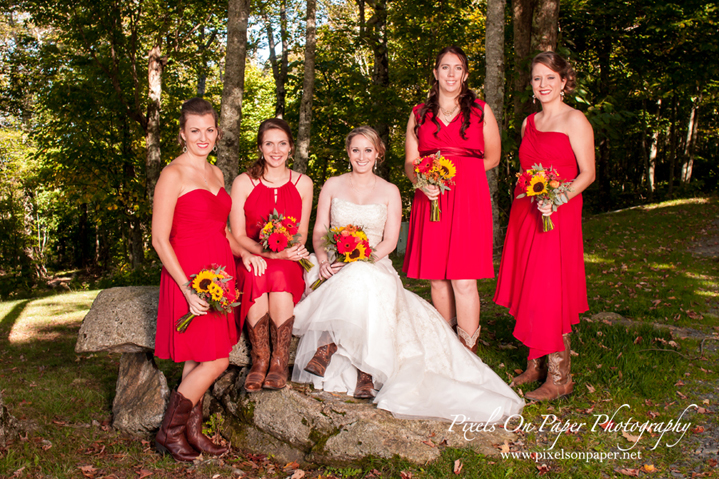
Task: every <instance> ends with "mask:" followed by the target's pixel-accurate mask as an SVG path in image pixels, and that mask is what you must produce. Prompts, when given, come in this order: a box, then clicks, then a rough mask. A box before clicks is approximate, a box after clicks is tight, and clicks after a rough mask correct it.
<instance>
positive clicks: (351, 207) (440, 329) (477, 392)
mask: <svg viewBox="0 0 719 479" xmlns="http://www.w3.org/2000/svg"><path fill="white" fill-rule="evenodd" d="M330 218H331V225H332V226H345V225H347V224H353V225H357V226H361V227H362V228H363V229H364V231H365V233H367V236H368V239H369V242H370V245H371V246H372V247H374V246H376V245H377V244H378V243H379V242H380V241H381V240H382V234H383V232H384V226H385V221H386V220H387V207H386V206H385V205H383V204H368V205H356V204H354V203H350V202H348V201H344V200H340V199H338V198H334V199H333V201H332V204H331V209H330ZM312 262H313V263H314V264H315V265H318V264H319V262H318V261H317V260H316V258H313V259H312ZM318 270H319V268H318V267H314V268H313V269H312V270H311V271H310V272H309V273H307V274H306V277H305V281H306V284H307V285H310V284H312V283H313V282H314V281H315V280H316V279H317V278H318V275H319V271H318ZM306 292H307V296H306V297H305V298H304V299H303V300H302V301H300V303H299V304H297V306H295V323H294V330H293V333H294V334H295V335H296V336H301V337H302V338H301V340H300V342H299V345H298V347H297V355H296V358H295V366H294V369H293V373H292V380H293V381H295V382H301V383H313V384H314V387H315V388H318V389H324V390H326V391H332V392H346V393H347V394H350V395H352V394H353V393H354V389H355V385H356V382H357V369H360V370H361V371H364V372H366V373H368V374H371V375H372V379H373V381H374V386H375V389H377V390H379V392H378V393H377V395H376V397H375V398H374V402H375V403H376V404H377V407H379V408H381V409H386V410H388V411H391V412H392V414H394V415H395V416H396V417H401V418H424V419H444V420H449V421H452V420H454V419H455V418H456V417H458V416H459V417H460V418H461V417H464V418H466V421H467V422H470V421H471V422H488V421H489V422H493V423H496V422H500V421H503V420H504V419H505V418H506V417H508V416H511V415H513V414H519V413H521V411H522V408H523V406H524V401H523V400H522V399H521V398H520V397H519V396H517V395H516V394H515V393H514V391H513V390H512V389H511V388H510V387H509V386H508V385H507V384H506V383H505V382H504V381H502V379H501V378H500V377H499V376H497V375H496V374H495V373H494V371H492V370H491V369H490V368H489V367H488V366H487V365H486V364H484V363H483V362H482V361H481V360H480V359H479V357H477V356H476V355H475V354H472V352H471V351H469V350H468V349H466V348H465V347H464V346H462V344H461V343H460V342H459V339H457V336H456V334H455V333H454V332H453V331H452V329H451V328H450V327H449V325H448V324H447V322H446V321H445V320H444V319H443V318H442V316H441V315H440V314H439V312H437V310H436V309H434V307H432V305H430V304H429V303H428V302H426V301H425V300H423V299H422V298H420V297H419V296H417V295H416V294H414V293H412V292H410V291H407V290H405V289H404V287H403V285H402V281H401V280H400V278H399V275H398V274H397V272H396V271H395V269H394V268H393V267H392V262H391V261H390V260H389V258H387V257H385V258H382V259H381V260H380V261H377V262H376V263H367V262H359V261H358V262H356V263H350V264H348V265H346V266H345V267H344V268H342V270H341V271H340V272H339V273H337V274H335V275H334V276H332V277H331V278H330V279H328V280H327V281H326V282H325V283H324V284H323V285H322V286H320V287H319V288H317V290H316V291H311V290H310V289H309V287H308V288H307V291H306ZM331 342H334V343H335V344H337V347H338V350H337V352H336V353H335V354H334V356H332V360H331V362H330V364H329V366H328V367H327V371H326V372H325V376H324V377H323V378H321V377H318V376H315V375H313V374H310V373H308V372H306V371H305V370H304V367H305V366H306V365H307V363H308V362H309V361H310V359H312V357H313V356H314V354H315V351H316V350H317V348H318V347H320V346H324V345H325V344H328V343H331Z"/></svg>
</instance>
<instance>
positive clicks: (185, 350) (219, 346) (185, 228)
mask: <svg viewBox="0 0 719 479" xmlns="http://www.w3.org/2000/svg"><path fill="white" fill-rule="evenodd" d="M231 207H232V199H231V198H230V195H228V194H227V192H226V191H225V189H224V188H220V191H218V192H217V195H213V194H212V193H211V192H209V191H207V190H204V189H197V190H192V191H190V192H189V193H186V194H184V195H182V196H180V197H179V198H178V199H177V204H176V205H175V214H174V216H173V218H172V230H171V231H170V244H171V245H172V248H173V249H174V250H175V256H177V260H178V261H179V262H180V266H182V270H183V271H184V272H185V274H186V275H187V277H188V279H189V277H190V275H191V274H197V273H199V272H200V270H201V269H203V268H205V267H207V266H210V265H211V264H212V263H217V264H218V265H221V266H225V271H227V272H228V273H229V274H230V275H231V276H232V277H233V278H234V277H235V258H234V256H232V250H230V243H229V242H228V241H227V237H226V236H225V226H226V225H227V216H228V215H229V214H230V209H231ZM232 284H233V285H234V280H233V281H232ZM188 309H189V308H188V306H187V300H185V297H184V296H183V294H182V292H181V291H180V287H179V286H178V285H177V283H176V282H175V280H174V279H172V276H170V274H169V273H168V272H167V270H166V269H165V268H162V275H161V278H160V304H159V307H158V309H157V334H156V335H155V355H156V356H157V357H159V358H162V359H172V360H173V361H175V362H178V363H179V362H183V361H197V362H205V361H213V360H215V359H218V358H226V357H228V356H229V354H230V351H231V350H232V347H233V346H234V345H235V344H236V343H237V338H238V334H237V326H235V318H234V315H232V314H221V313H217V312H214V311H211V312H209V313H207V314H206V315H202V316H197V317H196V318H194V319H193V320H192V322H191V323H190V326H189V327H188V328H187V330H186V331H185V332H184V333H178V332H177V331H176V330H175V321H177V320H178V319H179V318H180V317H181V316H183V315H185V314H187V312H188Z"/></svg>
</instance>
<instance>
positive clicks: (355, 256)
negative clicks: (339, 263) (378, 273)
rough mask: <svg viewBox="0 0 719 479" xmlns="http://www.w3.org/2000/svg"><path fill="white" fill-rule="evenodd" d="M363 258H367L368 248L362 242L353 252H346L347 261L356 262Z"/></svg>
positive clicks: (345, 260)
mask: <svg viewBox="0 0 719 479" xmlns="http://www.w3.org/2000/svg"><path fill="white" fill-rule="evenodd" d="M362 259H367V250H366V249H365V247H364V245H363V244H362V243H360V244H358V245H357V247H356V248H355V249H354V251H352V252H351V253H345V259H344V262H345V263H354V262H355V261H359V260H362Z"/></svg>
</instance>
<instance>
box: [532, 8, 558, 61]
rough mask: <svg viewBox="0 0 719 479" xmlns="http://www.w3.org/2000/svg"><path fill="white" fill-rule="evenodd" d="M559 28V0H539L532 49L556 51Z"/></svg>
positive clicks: (535, 14) (535, 15)
mask: <svg viewBox="0 0 719 479" xmlns="http://www.w3.org/2000/svg"><path fill="white" fill-rule="evenodd" d="M558 30H559V0H538V4H537V6H536V8H535V13H534V32H533V34H532V50H540V51H543V52H546V51H555V50H556V49H557V32H558Z"/></svg>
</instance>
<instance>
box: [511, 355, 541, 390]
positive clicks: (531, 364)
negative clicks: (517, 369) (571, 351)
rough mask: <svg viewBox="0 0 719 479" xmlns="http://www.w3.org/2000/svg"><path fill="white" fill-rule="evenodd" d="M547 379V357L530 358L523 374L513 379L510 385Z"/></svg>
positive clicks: (514, 385)
mask: <svg viewBox="0 0 719 479" xmlns="http://www.w3.org/2000/svg"><path fill="white" fill-rule="evenodd" d="M545 379H547V357H546V356H542V357H541V358H536V359H528V360H527V369H526V370H525V371H524V372H523V373H522V374H520V375H519V376H517V377H516V378H514V379H512V382H511V383H509V386H510V387H516V386H520V385H522V384H525V383H532V382H535V381H544V380H545Z"/></svg>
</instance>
